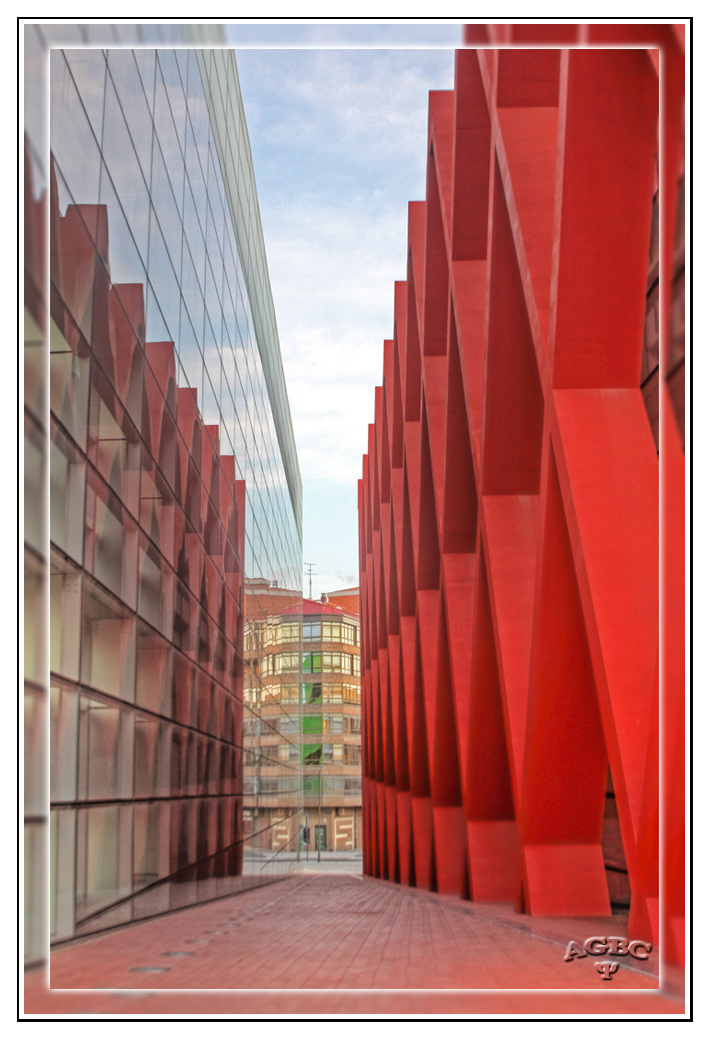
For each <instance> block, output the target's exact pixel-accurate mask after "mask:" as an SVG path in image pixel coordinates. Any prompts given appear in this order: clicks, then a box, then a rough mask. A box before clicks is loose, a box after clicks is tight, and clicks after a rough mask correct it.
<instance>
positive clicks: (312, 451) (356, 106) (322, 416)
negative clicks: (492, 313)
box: [237, 50, 454, 592]
mask: <svg viewBox="0 0 711 1040" xmlns="http://www.w3.org/2000/svg"><path fill="white" fill-rule="evenodd" d="M237 65H238V70H239V74H240V82H241V85H242V92H243V97H244V103H245V111H246V115H247V125H248V127H249V134H250V142H251V146H252V153H253V158H254V167H255V175H256V180H257V190H258V194H259V202H260V210H261V214H262V223H263V227H264V238H265V243H266V249H267V257H268V262H269V272H270V279H271V285H272V293H273V297H274V305H275V309H276V315H277V323H278V327H279V338H280V341H281V349H282V358H283V363H284V372H285V376H286V383H287V389H288V392H289V401H290V406H291V414H292V419H293V423H294V432H295V436H296V443H297V449H298V454H299V463H300V467H301V473H302V477H303V481H304V554H305V559H307V560H310V561H313V562H315V563H317V565H318V569H319V571H320V572H321V574H320V575H319V579H318V588H319V590H326V591H328V590H329V589H334V588H337V587H346V586H349V585H352V584H356V583H357V580H358V561H357V523H356V508H355V506H356V490H355V489H356V481H357V480H358V478H359V477H360V475H361V470H362V456H363V454H364V452H365V451H366V448H367V436H368V423H371V422H372V421H373V408H374V388H375V387H376V386H377V385H380V384H381V383H382V365H383V340H385V339H390V338H392V334H393V291H394V290H393V282H394V281H395V280H400V279H404V278H405V277H406V259H407V203H408V201H409V200H410V199H418V198H424V195H425V171H426V141H427V106H428V97H427V94H428V91H429V90H435V89H437V90H439V89H447V88H450V89H451V86H452V77H453V69H454V60H453V53H452V52H451V51H441V50H440V51H422V50H419V51H415V50H413V51H406V50H400V51H384V50H378V51H367V50H359V51H344V50H342V51H337V50H333V51H316V50H313V51H287V50H284V51H257V50H253V51H245V52H241V51H238V52H237ZM315 591H316V581H315V582H314V592H315Z"/></svg>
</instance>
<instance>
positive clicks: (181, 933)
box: [26, 873, 681, 1014]
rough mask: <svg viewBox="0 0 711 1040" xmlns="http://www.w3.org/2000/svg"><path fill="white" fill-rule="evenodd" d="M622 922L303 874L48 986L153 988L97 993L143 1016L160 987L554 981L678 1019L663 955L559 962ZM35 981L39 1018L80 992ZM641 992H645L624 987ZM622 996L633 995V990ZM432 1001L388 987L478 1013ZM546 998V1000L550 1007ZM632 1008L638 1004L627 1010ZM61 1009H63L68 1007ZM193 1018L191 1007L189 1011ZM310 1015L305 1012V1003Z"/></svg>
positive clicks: (541, 984) (95, 951)
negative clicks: (602, 966) (528, 913)
mask: <svg viewBox="0 0 711 1040" xmlns="http://www.w3.org/2000/svg"><path fill="white" fill-rule="evenodd" d="M624 925H625V918H624V917H613V918H611V919H600V918H597V919H589V920H584V919H582V920H575V921H572V920H569V919H566V920H561V919H543V918H536V919H532V918H530V917H524V916H522V915H517V914H513V913H512V912H511V910H510V909H509V908H508V907H504V906H501V905H495V904H485V905H482V904H477V905H475V904H473V903H466V902H462V901H461V900H455V899H449V898H447V897H442V896H439V895H435V894H433V893H428V892H422V891H419V890H416V889H409V888H403V887H401V886H398V885H394V884H390V883H388V882H382V881H378V880H375V879H373V878H369V877H362V876H360V875H357V874H347V873H341V874H335V873H301V874H297V875H295V876H293V877H290V878H289V879H287V880H283V881H279V882H275V883H274V884H271V885H268V886H265V887H263V888H260V889H256V890H252V891H249V892H246V893H244V894H242V895H239V896H232V897H229V898H225V899H222V900H218V901H215V902H212V903H208V904H205V905H202V906H198V907H192V908H190V909H186V910H183V911H179V912H177V913H174V914H170V915H167V916H165V917H161V918H157V919H154V920H151V921H145V922H142V923H139V924H136V925H133V926H130V927H128V928H125V929H121V930H118V931H114V932H110V933H107V934H105V935H102V936H98V937H95V938H92V939H87V940H86V941H79V942H76V943H75V944H73V945H70V946H66V947H64V948H62V949H58V950H55V951H54V952H53V954H52V957H51V986H52V990H87V989H92V990H97V989H99V990H130V991H137V990H145V991H150V993H151V996H150V997H149V996H148V995H147V994H146V995H144V994H143V993H139V994H136V993H134V994H133V996H134V998H135V999H132V998H131V995H129V994H126V995H125V996H124V995H122V997H121V1000H122V1001H123V1003H120V1004H119V1006H118V1007H116V998H117V996H118V995H117V994H116V995H108V994H106V995H102V996H101V998H100V999H103V1001H104V1003H105V1002H106V1000H109V1002H110V1003H111V1002H112V1003H113V1005H114V1007H115V1008H116V1009H115V1011H114V1013H121V1012H124V1013H136V1012H135V1009H134V1008H133V1005H136V1006H137V1007H138V1009H139V1010H138V1013H140V1014H144V1013H145V1014H152V1013H159V1011H158V1009H156V1010H155V1011H153V1010H149V1001H150V1003H151V1004H153V1003H155V1002H156V1001H157V1003H158V1005H160V1006H162V1005H165V1003H166V1001H165V999H163V1000H161V997H160V993H159V992H158V991H162V990H173V991H175V990H181V991H184V990H207V989H209V990H224V991H230V990H251V991H257V990H261V991H264V990H275V991H277V990H278V991H286V990H302V991H303V990H340V991H352V990H368V991H382V990H413V991H423V990H429V991H432V990H510V989H514V990H522V989H529V990H546V989H556V990H590V991H594V992H592V993H590V994H588V995H580V994H572V993H571V994H570V997H571V998H573V1004H575V1001H576V1000H582V1002H583V1003H584V1004H586V1006H587V1005H596V1006H599V1007H600V1010H601V1011H602V1010H603V1005H602V1004H600V999H602V1001H603V1003H604V1010H613V1005H619V1007H620V1013H648V1014H649V1013H652V1014H654V1013H659V1014H679V1013H680V1011H681V1004H679V1003H677V1002H676V1001H673V1000H670V999H669V998H668V997H662V996H660V995H659V994H658V978H657V974H656V972H657V960H656V956H655V955H653V956H652V957H651V958H650V959H649V960H648V961H634V962H632V963H628V962H630V961H631V958H630V957H622V958H618V960H619V962H620V967H619V970H618V971H617V972H616V973H615V974H614V976H613V977H612V979H611V980H610V981H607V982H605V981H604V980H603V979H602V978H601V976H600V975H599V974H598V972H597V970H596V968H595V963H594V962H595V959H596V958H594V957H587V958H585V959H584V960H574V961H572V962H568V963H566V962H565V961H564V960H563V955H564V952H565V947H566V945H567V943H568V941H569V940H570V939H577V940H578V941H581V942H582V941H583V940H585V939H586V938H587V937H588V936H589V935H603V934H609V935H615V934H617V935H624V934H625V927H624ZM29 985H30V990H32V987H33V986H34V990H33V992H34V997H33V998H32V999H30V1003H29V1004H28V1006H27V1007H26V1010H27V1011H28V1012H31V1011H32V1004H33V1002H34V1005H35V1006H36V1010H37V1011H38V1012H39V1013H43V1009H44V1008H46V1009H47V1010H44V1013H49V1010H50V1006H52V1005H53V1002H54V1004H56V1002H57V1001H59V1002H60V1004H61V1002H62V1001H65V1002H66V1001H68V1000H70V999H72V998H73V999H74V1002H75V1003H76V1002H77V1000H78V999H80V995H79V994H77V993H73V994H68V993H65V994H61V995H60V994H59V993H56V994H47V993H45V994H44V995H42V993H41V986H40V984H39V982H38V981H36V980H35V981H34V982H33V981H32V980H30V982H29ZM634 990H638V991H639V990H642V991H650V992H647V993H639V994H636V995H635V994H634V993H632V992H629V991H634ZM623 991H628V992H627V996H625V993H624V992H623ZM654 991H657V992H654ZM598 994H599V995H600V997H599V998H598ZM614 994H617V996H615V995H614ZM222 996H223V995H221V994H210V1000H211V1001H212V1004H211V1006H213V1007H214V1010H215V1013H232V1014H234V1013H249V1012H248V1011H247V1007H248V1006H249V1009H250V1011H251V1012H256V1011H257V1007H256V1006H255V1000H253V999H250V1000H248V1002H247V1004H245V1003H244V1001H243V998H242V995H238V994H227V993H225V994H224V997H228V996H229V998H230V999H229V1001H228V1002H227V1003H228V1004H229V1007H228V1006H227V1004H226V1002H225V1000H224V999H220V998H221V997H222ZM252 996H254V997H255V998H256V997H257V996H258V994H256V993H254V994H253V995H252ZM286 996H287V995H286V994H284V993H283V992H281V993H279V994H277V993H274V994H273V995H271V996H270V995H269V994H264V993H262V994H261V996H260V1000H258V1001H257V1004H260V1001H261V1004H260V1008H261V1013H268V1012H269V1011H270V1010H272V1009H274V1010H276V1008H277V1007H281V1005H282V1003H283V1001H284V998H285V997H286ZM312 996H313V995H312ZM344 996H346V994H344ZM353 996H354V995H353V994H351V995H350V997H351V998H352V997H353ZM374 996H375V994H373V997H374ZM386 996H388V995H386ZM410 996H411V998H412V999H411V1004H410V1005H408V1004H407V1000H408V999H410ZM430 996H431V997H432V998H433V1000H434V1003H435V1004H436V1005H437V1007H436V1008H435V1007H434V1006H432V1009H431V1010H425V1008H424V1007H423V1006H422V1000H423V997H424V995H423V994H422V993H421V992H420V993H413V994H411V995H408V994H402V993H401V994H399V995H396V994H391V995H390V997H391V998H392V1006H393V1008H395V1006H396V1005H400V1004H402V1001H403V1000H405V1006H404V1007H400V1008H399V1010H400V1011H405V1013H407V1011H406V1010H405V1009H406V1007H407V1006H412V1008H413V1011H414V1010H415V1009H417V1010H418V1011H422V1013H436V1011H439V1012H443V1013H447V1012H446V1011H445V1006H447V1005H451V1010H450V1012H449V1013H463V1014H466V1013H475V1012H474V1009H473V1007H472V1009H471V1010H467V1007H468V1006H469V1005H467V1006H462V1004H461V1000H462V998H463V997H464V996H465V994H441V995H440V997H441V999H437V994H434V995H433V994H431V993H430ZM481 996H482V995H481V994H475V995H474V994H473V995H471V997H470V999H473V998H474V997H476V998H477V999H476V1000H475V1003H477V1000H478V999H479V998H481ZM524 996H526V995H524V994H518V995H510V994H509V995H505V994H501V997H502V998H503V997H505V998H506V999H505V1000H504V1004H508V1003H510V998H513V997H515V998H516V999H514V1003H516V1002H517V1000H518V998H522V997H524ZM537 996H540V997H541V998H545V999H544V1000H543V1005H541V1000H538V999H536V998H537ZM82 997H84V998H88V997H89V995H88V994H85V995H82ZM324 997H326V994H324ZM358 997H359V998H360V1000H359V1001H358V1003H359V1004H360V1005H361V1011H362V1013H377V1012H375V1011H371V1010H370V1007H371V1006H373V1007H374V1006H375V1005H376V1004H380V1003H382V1000H381V998H382V997H383V994H382V993H381V994H379V995H378V1000H377V1001H375V1004H373V1002H372V999H370V1000H367V999H365V998H366V995H364V994H359V995H358ZM489 997H491V994H489V995H487V999H488V998H489ZM181 998H182V1001H183V1002H185V1000H189V999H193V1000H195V999H197V1000H198V1001H202V1003H203V1004H204V1003H205V1000H206V995H203V996H202V997H200V996H199V995H198V994H195V993H193V994H191V995H188V994H177V993H171V995H170V1004H171V1009H172V1011H173V1013H179V1011H178V1010H177V1009H178V1006H182V1005H181V1004H180V1001H181ZM333 998H334V994H330V995H328V999H327V1000H325V1001H324V1000H317V1002H316V1003H317V1005H318V1006H319V1007H323V1008H324V1011H322V1012H321V1013H324V1012H325V1009H326V1007H327V1005H328V1007H329V1008H330V1009H331V1010H333V1008H332V1007H331V1005H332V1004H333ZM532 998H534V1004H535V1005H537V1006H538V1005H541V1006H548V1009H549V1010H550V999H551V998H552V995H550V994H549V995H547V996H546V995H544V994H540V995H536V994H529V995H527V998H526V999H528V1001H529V1004H527V1005H525V1006H522V1007H521V1008H520V1010H519V1011H518V1013H523V1012H525V1011H526V1008H527V1007H528V1006H529V1005H530V1001H531V999H532ZM564 998H565V994H563V995H556V996H555V998H554V1003H555V1001H561V1000H562V1001H563V1004H564V1005H566V1006H567V1005H571V1001H570V999H567V1000H566V999H564ZM623 998H624V999H623ZM97 999H99V995H98V994H94V995H92V997H91V1000H90V1003H91V1004H92V1007H95V1005H96V1001H97ZM349 999H350V998H349ZM176 1001H178V1004H176ZM241 1001H242V1003H240V1002H241ZM546 1001H547V1002H548V1003H547V1004H546ZM292 1002H293V1001H292ZM364 1002H365V1004H367V1005H368V1006H367V1007H366V1006H364ZM297 1003H299V1002H298V1001H297ZM301 1003H303V1001H302V1002H301ZM307 1003H308V1002H307ZM345 1003H346V1004H347V1003H348V1001H346V1002H345ZM386 1003H387V1001H386ZM499 1003H501V1001H499ZM465 1004H466V1001H465ZM341 1005H344V1006H343V1008H342V1010H343V1011H344V1013H345V1012H346V1011H347V1008H346V1007H345V1004H344V1001H342V1000H341V1001H340V1002H339V1000H336V1006H337V1007H340V1006H341ZM455 1005H456V1007H455ZM429 1006H430V1005H427V1007H428V1008H429ZM623 1006H624V1007H625V1008H627V1007H629V1008H630V1009H631V1010H630V1011H626V1010H623ZM289 1007H290V1008H291V1005H289ZM130 1008H131V1010H129V1009H130ZM95 1009H96V1010H99V1008H98V1007H95ZM55 1010H56V1011H58V1012H59V1011H60V1009H59V1007H55ZM77 1010H79V1007H78V1006H77ZM106 1010H108V1008H106ZM162 1010H164V1011H165V1010H168V1009H167V1007H163V1008H162ZM286 1010H287V1009H286V1008H282V1009H281V1010H280V1011H278V1012H277V1013H282V1014H283V1013H286ZM293 1010H296V1008H294V1009H293ZM494 1010H495V1008H493V1007H492V1011H494ZM568 1010H569V1011H572V1010H573V1006H572V1005H571V1006H570V1007H569V1008H568ZM588 1010H589V1008H588ZM185 1013H188V1014H189V1013H191V1012H190V1011H189V1010H187V1007H186V1008H185ZM301 1013H308V1011H307V1010H306V1008H304V1009H303V1011H302V1012H301ZM316 1013H319V1012H316ZM393 1013H397V1012H396V1011H393ZM535 1013H545V1012H544V1011H543V1010H542V1011H536V1012H535Z"/></svg>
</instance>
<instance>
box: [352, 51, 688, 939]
mask: <svg viewBox="0 0 711 1040" xmlns="http://www.w3.org/2000/svg"><path fill="white" fill-rule="evenodd" d="M658 94H659V83H658V77H657V71H656V68H655V65H654V62H653V61H652V59H651V57H650V55H649V53H648V52H646V51H644V50H637V51H635V50H615V51H611V50H592V49H591V50H571V51H553V50H526V49H519V50H515V49H509V50H501V51H496V50H491V49H489V50H480V51H475V50H468V51H460V52H458V53H457V56H456V70H455V89H454V91H451V92H445V91H442V92H432V93H431V94H430V110H429V133H428V143H427V198H426V201H425V202H415V203H410V209H409V229H408V254H407V281H404V282H397V283H396V284H395V321H394V335H393V339H392V340H389V341H386V343H385V354H384V376H383V386H382V387H381V388H378V389H377V390H376V397H375V423H374V425H373V426H371V427H370V428H369V441H368V454H367V456H365V458H364V469H363V480H362V481H361V482H360V484H359V509H360V554H361V555H360V559H361V608H362V633H363V635H362V654H363V664H362V671H363V703H362V714H363V757H364V767H363V769H364V780H363V807H364V808H363V811H364V831H365V838H364V870H365V872H366V873H368V874H371V875H373V876H376V877H382V878H388V879H390V880H394V881H400V882H401V883H403V884H410V885H416V886H417V887H419V888H426V889H427V888H428V889H432V890H436V891H439V892H441V893H449V894H453V895H459V896H462V897H464V898H470V899H473V900H475V901H479V900H481V901H492V900H513V901H514V903H515V904H516V905H517V907H518V908H519V909H520V910H525V911H526V912H528V913H531V914H540V915H560V916H567V915H571V916H572V915H574V916H595V915H600V916H605V915H608V914H609V913H610V892H611V886H610V884H609V883H608V877H607V876H606V874H609V870H610V863H609V862H607V861H608V859H609V857H608V856H607V854H606V849H605V843H604V839H603V825H604V821H605V818H606V816H607V815H608V814H607V813H606V806H609V805H610V804H611V803H612V804H613V805H614V812H615V815H616V818H617V819H618V821H619V833H620V835H621V847H622V849H623V853H624V864H625V866H624V869H625V870H626V872H627V875H628V878H629V891H630V904H631V905H630V920H629V930H630V934H632V933H634V934H635V935H639V936H640V937H641V938H645V939H649V940H652V941H654V942H655V943H656V942H657V939H658V933H659V929H658V918H659V910H658V904H659V846H658V818H659V798H658V786H659V766H658V741H659V723H658V690H659V671H658V646H659V608H658V602H659V599H658V596H659V587H658V572H659V544H658V530H659V515H658V495H659V463H658V459H657V454H656V450H655V443H654V439H653V436H652V431H651V429H650V420H649V418H648V415H647V412H646V410H645V405H644V401H643V398H642V392H641V390H640V371H641V367H642V348H643V342H644V319H645V299H646V291H647V275H648V258H649V244H650V225H651V215H652V208H651V207H652V198H653V195H654V192H655V189H656V184H657V168H656V155H657V125H658V123H657V121H658ZM663 407H666V406H665V405H663ZM663 428H664V429H665V430H666V431H667V434H669V433H670V432H671V433H675V431H676V426H675V425H674V424H673V420H671V421H667V422H666V423H665V424H664V426H663ZM606 865H607V867H608V870H607V872H606ZM612 869H615V868H614V867H612ZM682 935H683V932H682ZM667 939H668V941H669V937H668V936H667ZM669 959H671V960H675V957H674V953H673V951H671V952H670V958H669Z"/></svg>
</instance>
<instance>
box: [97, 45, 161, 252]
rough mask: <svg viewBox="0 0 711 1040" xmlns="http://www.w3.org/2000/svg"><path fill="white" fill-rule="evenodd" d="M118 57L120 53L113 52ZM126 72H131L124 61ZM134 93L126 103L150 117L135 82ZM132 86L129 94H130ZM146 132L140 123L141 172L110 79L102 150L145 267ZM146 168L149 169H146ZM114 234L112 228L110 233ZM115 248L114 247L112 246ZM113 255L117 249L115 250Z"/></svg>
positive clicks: (146, 229) (137, 124)
mask: <svg viewBox="0 0 711 1040" xmlns="http://www.w3.org/2000/svg"><path fill="white" fill-rule="evenodd" d="M113 53H116V52H112V54H113ZM127 56H128V58H129V60H130V61H131V63H132V64H133V59H132V58H131V56H130V53H129V54H128V55H127ZM123 68H124V69H130V66H129V65H128V64H127V62H126V59H125V58H124V65H123ZM135 71H136V70H135V64H134V65H133V72H134V74H135ZM130 86H133V88H134V90H136V88H137V89H138V90H140V94H138V95H137V96H136V95H135V94H134V95H133V97H132V96H131V94H130V93H129V94H128V96H127V98H126V101H127V103H128V104H129V105H131V107H132V108H133V109H134V110H138V112H139V113H140V114H141V115H143V116H148V110H147V108H146V104H145V97H144V95H143V91H142V89H141V88H140V85H139V84H137V83H135V81H134V82H133V83H132V84H130ZM130 86H129V90H130ZM136 101H138V102H140V104H141V106H142V108H140V109H139V108H138V105H137V104H136ZM145 132H146V124H145V123H142V122H141V121H140V120H139V121H137V123H136V129H135V133H136V137H137V140H138V142H139V147H141V148H142V150H143V163H144V166H143V171H144V172H142V171H141V163H140V162H139V156H138V155H137V154H136V149H135V148H134V143H133V141H132V139H131V135H130V133H129V130H128V126H127V125H126V119H125V118H124V113H123V111H122V108H121V105H120V104H119V99H118V97H117V94H116V90H115V89H114V85H113V82H112V81H111V79H110V78H109V81H108V85H107V90H106V115H105V132H104V142H103V147H102V155H103V159H104V163H105V164H106V168H107V169H108V171H109V174H110V176H111V180H112V182H113V185H114V188H115V189H116V193H117V195H118V197H119V199H120V200H121V207H122V209H123V212H124V215H125V218H126V222H127V224H128V226H129V228H130V230H131V233H132V235H133V239H134V241H135V243H136V247H137V249H138V252H139V253H140V255H141V258H142V260H143V262H144V263H146V261H147V259H148V216H149V210H150V206H149V200H148V186H147V182H146V179H145V178H144V173H145V172H147V173H148V174H150V147H151V145H150V139H149V140H148V142H146V141H145V140H142V137H143V136H144V135H145ZM146 164H148V166H147V167H146ZM109 233H111V228H110V229H109ZM110 244H111V245H113V243H110ZM111 252H113V249H112V250H111Z"/></svg>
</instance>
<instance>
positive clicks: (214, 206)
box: [38, 49, 301, 941]
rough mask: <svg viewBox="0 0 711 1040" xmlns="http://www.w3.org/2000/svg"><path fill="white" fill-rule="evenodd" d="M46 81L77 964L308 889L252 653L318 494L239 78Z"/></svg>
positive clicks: (67, 920) (189, 58) (68, 812)
mask: <svg viewBox="0 0 711 1040" xmlns="http://www.w3.org/2000/svg"><path fill="white" fill-rule="evenodd" d="M50 83H51V92H50V117H51V120H50V128H51V156H50V162H49V220H50V254H51V255H50V276H51V286H50V306H49V322H48V324H49V345H50V402H49V403H50V428H49V439H50V451H49V471H50V532H49V534H50V541H51V554H50V580H49V592H50V640H49V646H50V662H49V665H50V691H49V705H48V712H49V723H50V725H49V728H50V744H51V749H50V774H51V775H50V809H51V812H50V827H49V837H50V889H51V914H50V916H51V921H50V933H51V939H52V940H53V941H60V940H62V939H66V938H68V937H70V936H72V935H74V934H84V933H87V932H92V931H95V930H97V929H100V928H106V927H109V926H111V925H114V924H119V923H123V922H126V921H130V920H135V919H138V918H141V917H145V916H150V915H152V914H156V913H161V912H164V911H166V910H169V909H172V908H175V907H179V906H186V905H190V904H192V903H195V902H198V901H202V900H205V899H211V898H215V897H217V896H220V895H225V894H228V893H231V892H234V891H238V890H240V889H241V888H244V887H245V886H250V885H253V884H260V883H263V882H265V881H268V880H270V879H273V878H274V877H275V876H276V875H278V874H279V873H281V872H283V871H285V870H287V869H288V865H289V862H290V859H289V856H288V853H289V851H290V849H289V848H284V849H283V852H284V855H283V856H281V855H280V854H279V852H280V848H281V845H280V844H279V843H277V846H278V847H276V854H272V853H271V852H270V854H269V856H267V857H265V856H264V855H263V851H262V850H263V848H264V847H266V846H265V843H264V842H263V841H262V840H261V838H260V839H259V840H255V838H254V836H253V833H252V832H253V828H252V824H251V821H252V816H251V813H250V814H249V817H248V819H247V821H246V825H245V821H244V819H243V812H244V788H243V769H244V764H245V763H244V758H243V744H244V741H243V732H244V733H250V734H252V733H254V732H255V731H260V730H261V728H262V727H261V719H260V712H261V708H262V703H263V701H262V698H257V699H256V700H252V699H245V697H244V690H245V687H246V688H248V689H250V690H251V689H253V688H254V686H255V677H259V676H260V675H261V673H262V672H263V667H264V666H263V664H262V661H261V659H260V654H259V653H254V652H253V648H252V649H250V652H249V654H247V655H245V632H250V631H253V630H254V629H255V628H257V627H259V625H260V624H261V622H262V620H263V619H264V618H266V617H267V616H270V615H273V614H274V613H275V612H276V611H277V610H279V611H281V610H283V609H284V608H285V607H289V606H293V607H295V609H296V612H297V618H298V612H299V611H300V604H301V596H300V593H299V592H297V591H296V590H298V589H299V587H300V584H301V533H300V527H301V512H300V510H301V499H300V495H301V484H300V478H299V472H298V464H297V461H296V453H295V449H294V446H293V433H292V430H291V421H290V417H289V407H288V400H287V397H286V391H285V387H284V382H283V374H282V372H281V360H280V355H279V346H278V339H277V336H276V325H275V321H274V317H273V306H272V304H271V297H270V295H268V278H267V277H266V260H265V258H264V249H263V243H262V240H261V229H260V224H259V213H258V208H257V204H256V192H255V191H254V179H253V174H252V172H251V158H250V153H249V144H248V139H247V135H246V127H245V124H244V113H243V111H242V106H241V99H240V96H239V86H238V81H237V75H236V67H235V63H234V54H233V53H232V52H231V51H216V52H210V51H195V50H188V49H185V50H158V51H155V50H128V49H121V50H118V49H109V50H98V49H95V50H86V49H84V50H55V51H52V52H51V58H50ZM298 619H299V620H300V618H298ZM38 670H39V671H40V672H41V662H40V664H39V665H38ZM38 704H39V709H38V710H43V707H44V704H43V702H42V701H41V700H40V701H39V702H38ZM297 708H298V698H297ZM250 753H251V754H254V751H251V752H250ZM300 798H301V784H300V782H297V784H296V787H295V791H294V799H293V802H294V805H293V808H294V812H295V813H298V811H299V802H300ZM282 844H283V843H282ZM267 845H268V848H269V849H270V850H271V849H274V848H275V843H274V841H272V840H270V841H269V842H268V843H267Z"/></svg>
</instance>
